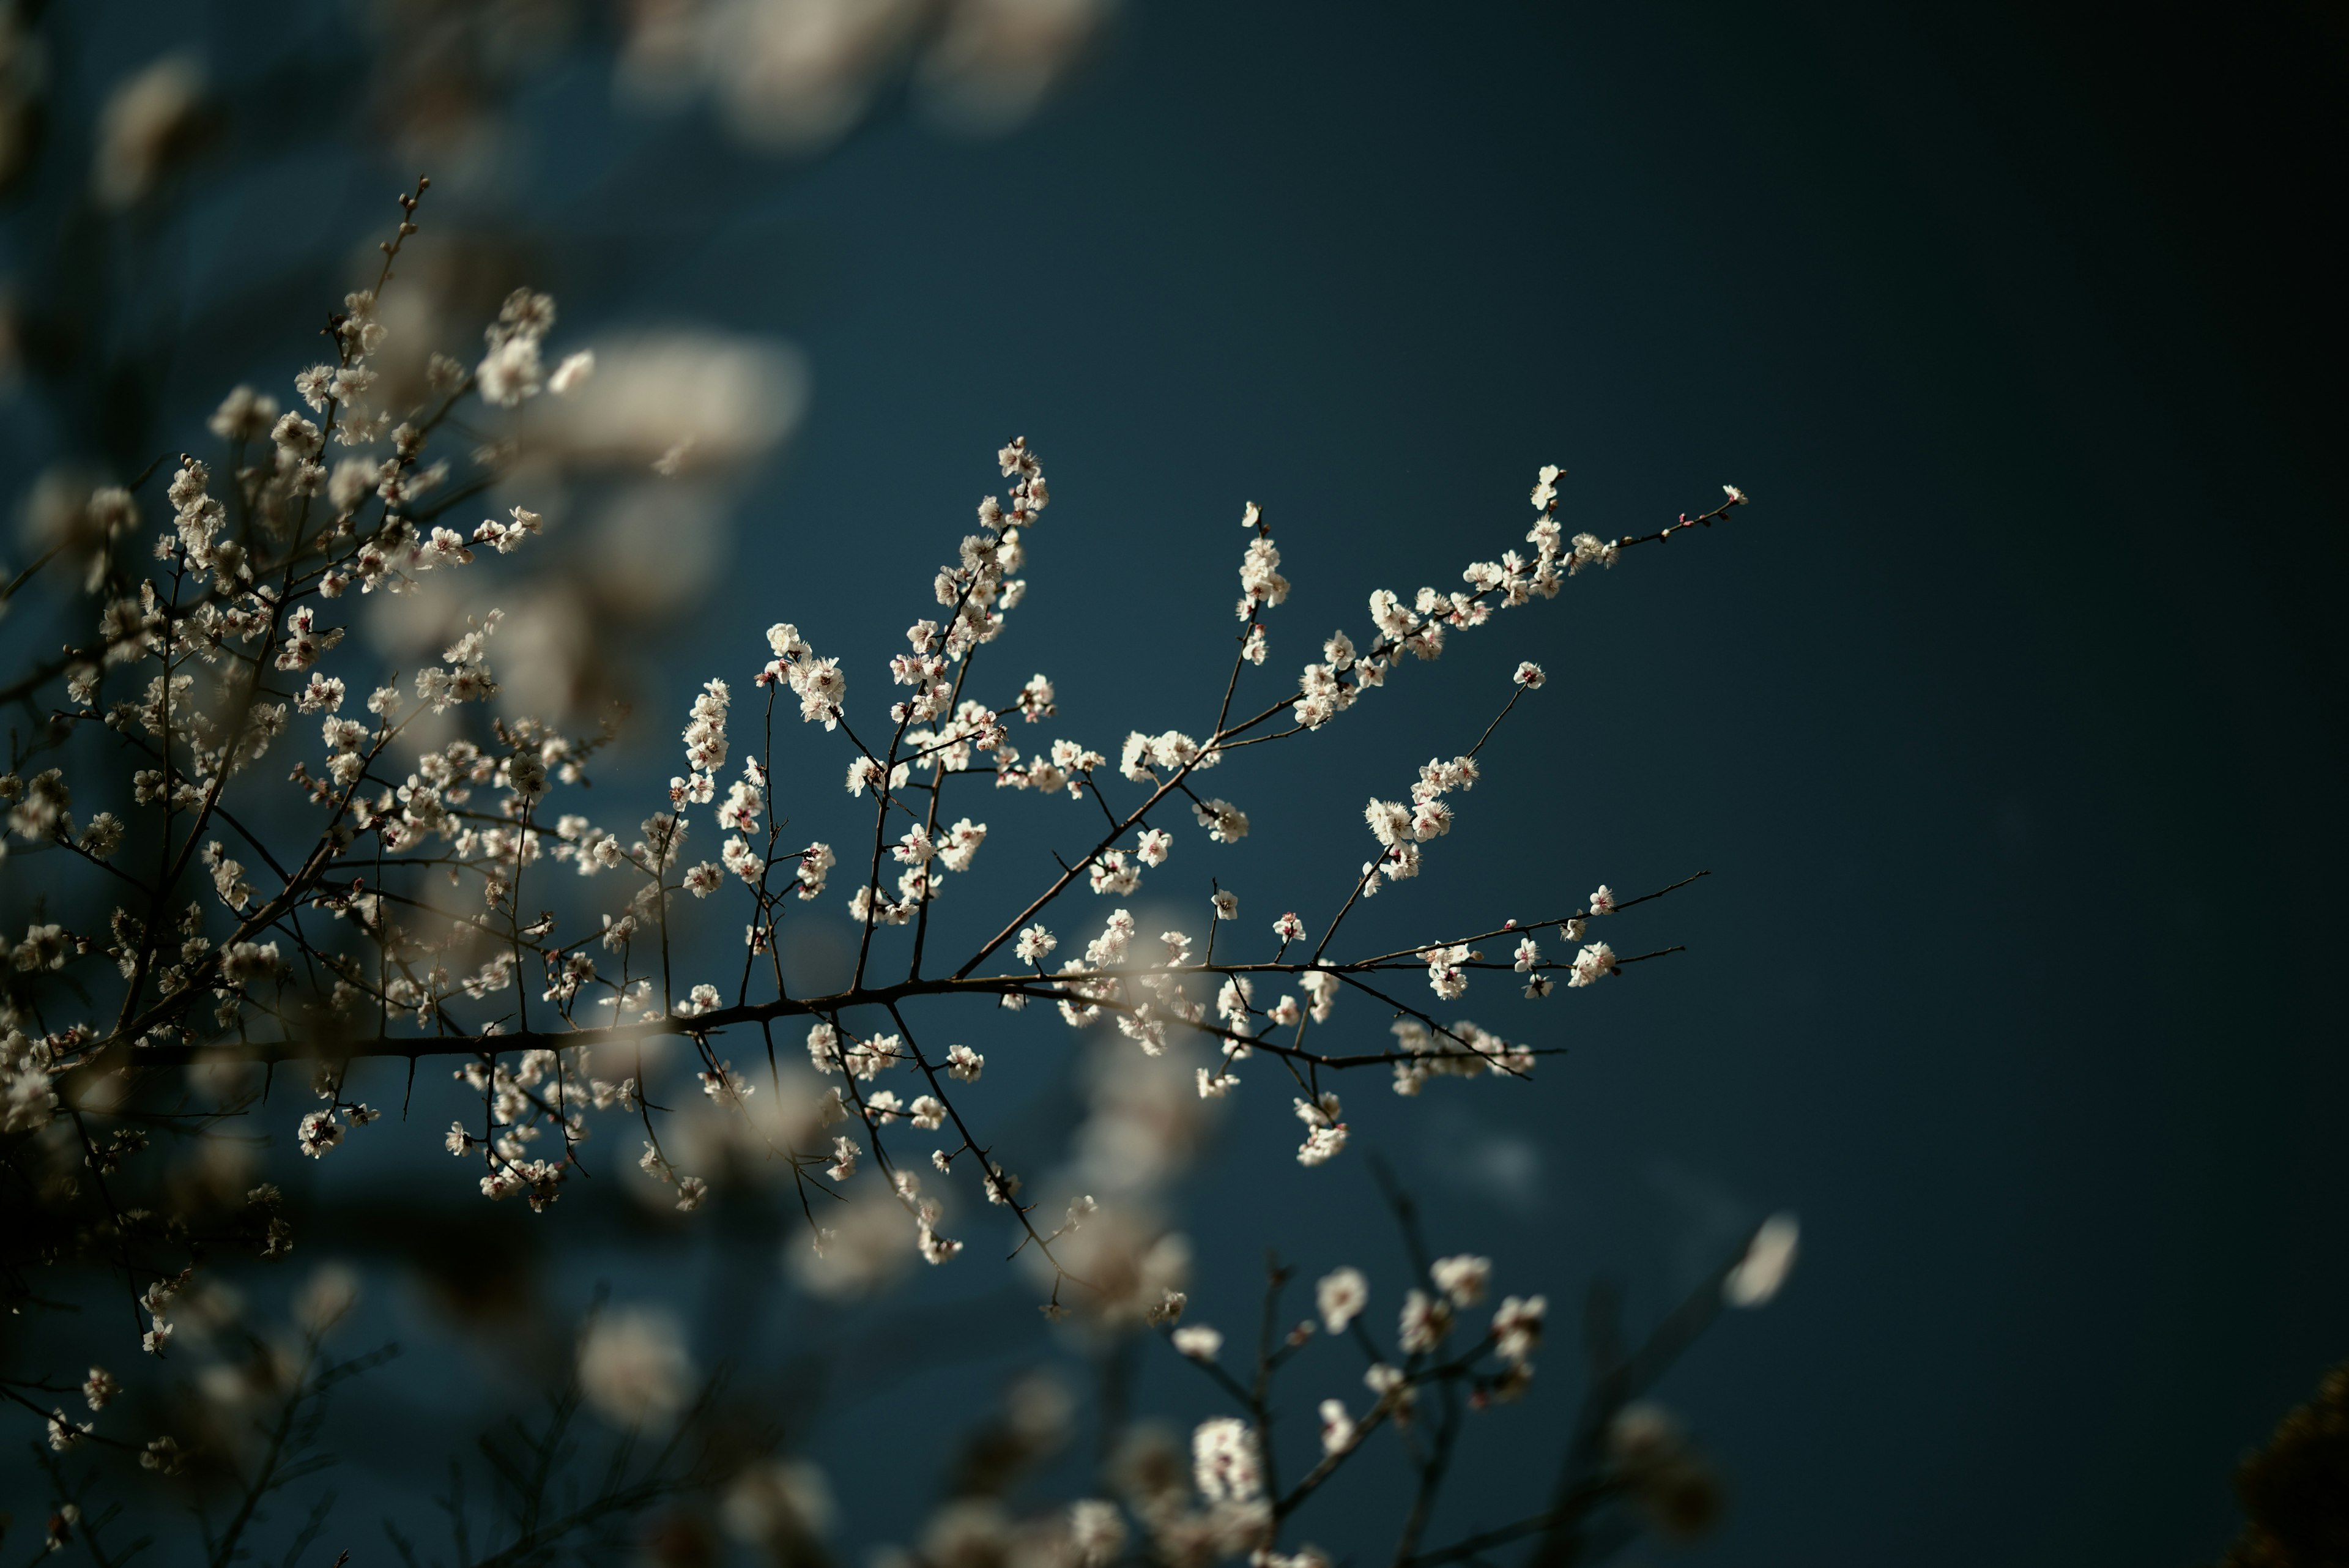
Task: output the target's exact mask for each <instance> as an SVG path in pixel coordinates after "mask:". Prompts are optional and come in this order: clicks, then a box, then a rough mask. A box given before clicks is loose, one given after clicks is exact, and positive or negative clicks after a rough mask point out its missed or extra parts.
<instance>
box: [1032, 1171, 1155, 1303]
mask: <svg viewBox="0 0 2349 1568" xmlns="http://www.w3.org/2000/svg"><path fill="white" fill-rule="evenodd" d="M1019 1255H1020V1256H1021V1257H1022V1258H1025V1259H1028V1260H1029V1267H1030V1271H1031V1272H1033V1273H1034V1274H1035V1275H1036V1277H1037V1278H1038V1279H1039V1280H1040V1281H1044V1282H1050V1280H1051V1279H1052V1278H1053V1270H1052V1265H1051V1263H1050V1262H1047V1261H1046V1260H1045V1258H1044V1256H1043V1254H1042V1252H1041V1251H1040V1249H1038V1248H1035V1247H1030V1248H1029V1249H1027V1250H1026V1251H1023V1252H1021V1253H1020V1254H1019ZM1052 1255H1053V1257H1055V1258H1057V1259H1058V1260H1060V1264H1061V1268H1062V1269H1064V1270H1066V1271H1067V1272H1068V1273H1069V1274H1070V1276H1071V1277H1072V1278H1075V1279H1080V1280H1082V1281H1084V1282H1085V1283H1086V1284H1087V1285H1088V1286H1090V1287H1092V1288H1091V1289H1089V1290H1086V1291H1084V1292H1082V1293H1080V1294H1079V1295H1078V1296H1076V1297H1074V1298H1072V1299H1071V1301H1070V1302H1069V1303H1066V1304H1071V1305H1073V1306H1075V1307H1077V1308H1079V1309H1081V1310H1082V1311H1084V1312H1086V1313H1088V1314H1095V1315H1097V1316H1098V1317H1099V1319H1100V1320H1101V1321H1102V1323H1104V1324H1111V1325H1113V1326H1129V1327H1130V1326H1132V1325H1133V1324H1139V1323H1141V1322H1143V1320H1144V1319H1146V1318H1147V1317H1149V1316H1150V1315H1151V1314H1154V1313H1157V1312H1160V1311H1162V1310H1163V1309H1164V1306H1165V1304H1166V1302H1167V1298H1168V1297H1169V1296H1170V1295H1173V1294H1178V1293H1181V1292H1182V1291H1184V1290H1185V1289H1186V1288H1187V1287H1188V1286H1189V1284H1190V1282H1191V1239H1190V1238H1189V1237H1187V1236H1185V1235H1184V1234H1183V1233H1182V1232H1180V1231H1174V1230H1172V1229H1170V1228H1169V1227H1168V1225H1167V1223H1166V1221H1165V1219H1164V1216H1163V1215H1161V1214H1160V1213H1159V1212H1158V1210H1156V1209H1155V1208H1154V1207H1153V1206H1150V1205H1146V1204H1143V1203H1139V1202H1135V1201H1133V1200H1131V1199H1127V1200H1112V1201H1110V1202H1106V1203H1103V1204H1102V1206H1101V1207H1100V1209H1099V1210H1096V1211H1095V1212H1093V1213H1092V1214H1091V1215H1089V1216H1088V1217H1086V1219H1085V1220H1084V1222H1083V1223H1082V1224H1081V1225H1080V1226H1079V1227H1078V1228H1077V1229H1076V1231H1073V1232H1072V1233H1071V1234H1069V1235H1065V1236H1063V1237H1061V1239H1060V1240H1059V1241H1055V1242H1053V1243H1052Z"/></svg>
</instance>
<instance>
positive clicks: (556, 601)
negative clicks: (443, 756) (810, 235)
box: [365, 268, 808, 748]
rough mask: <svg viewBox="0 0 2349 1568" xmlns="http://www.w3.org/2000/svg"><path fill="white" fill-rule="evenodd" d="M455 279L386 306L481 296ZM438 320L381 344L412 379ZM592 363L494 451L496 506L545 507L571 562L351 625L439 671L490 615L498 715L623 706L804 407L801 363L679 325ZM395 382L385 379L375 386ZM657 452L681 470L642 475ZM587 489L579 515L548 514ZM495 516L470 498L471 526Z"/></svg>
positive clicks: (778, 350)
mask: <svg viewBox="0 0 2349 1568" xmlns="http://www.w3.org/2000/svg"><path fill="white" fill-rule="evenodd" d="M468 271H469V269H461V268H460V269H455V270H452V271H450V272H448V273H446V274H443V275H436V276H435V278H434V280H433V281H434V283H435V284H436V285H437V287H434V288H426V289H419V290H412V291H404V290H394V291H393V292H392V293H391V294H389V295H388V296H387V297H388V299H392V300H398V299H400V298H403V297H412V296H422V297H423V298H425V299H426V300H427V301H430V300H432V299H433V298H434V296H436V295H438V294H463V295H471V294H475V293H479V292H481V291H480V290H479V289H478V288H477V287H476V286H474V284H473V283H472V282H471V279H470V277H469V276H468V275H467V273H468ZM402 281H403V283H405V282H406V281H407V280H406V279H405V278H403V280H402ZM466 308H467V309H471V308H472V307H471V306H467V307H466ZM444 314H445V315H446V316H448V317H455V316H457V315H458V314H459V311H458V309H457V308H455V307H451V308H450V309H448V310H447V311H445V312H444V311H443V310H442V309H441V308H440V306H437V305H434V304H430V303H428V304H426V305H424V306H418V307H417V317H416V320H415V328H416V329H414V330H405V329H402V328H399V327H394V328H393V329H392V330H391V331H389V332H388V335H387V337H386V342H387V345H388V348H387V355H389V354H390V353H391V352H392V351H393V350H395V349H397V348H399V347H400V346H402V345H403V344H405V346H406V347H407V349H408V353H409V360H408V361H407V362H406V363H407V364H408V365H409V367H410V368H411V369H412V372H413V374H414V375H415V376H416V377H417V378H419V379H420V378H421V375H422V369H421V367H422V363H423V350H424V349H425V348H429V346H430V345H431V344H432V343H433V342H435V341H437V340H438V339H437V337H436V336H435V333H434V331H433V328H434V327H435V325H436V324H437V323H438V322H439V321H440V319H441V318H442V317H443V316H444ZM592 352H593V353H594V356H595V370H594V374H593V375H592V377H589V378H587V379H585V380H584V381H583V382H581V383H580V384H579V385H577V386H576V387H575V389H574V390H572V391H571V392H570V393H569V394H567V395H564V396H552V395H550V396H543V397H539V398H535V399H533V400H531V402H530V403H529V405H528V411H529V418H528V420H527V421H526V423H525V425H524V427H523V433H522V434H521V435H520V436H519V437H518V438H517V439H516V440H515V441H514V442H513V443H512V446H511V447H510V448H508V449H507V450H505V451H504V452H502V453H500V456H501V458H502V460H503V461H504V462H506V464H507V466H506V467H505V468H504V470H503V472H502V473H501V474H500V489H501V492H502V493H509V494H510V495H523V496H528V497H530V498H531V499H532V501H533V503H534V504H543V505H544V506H545V508H546V517H547V526H548V529H549V531H550V534H551V535H554V536H557V537H560V536H562V535H564V534H566V533H567V534H569V535H570V536H571V538H572V539H573V540H574V541H575V544H574V547H572V548H569V549H565V550H563V551H561V552H554V551H548V552H544V553H541V554H538V555H535V556H533V557H532V558H530V559H529V560H528V561H526V562H516V563H513V564H512V565H511V566H510V567H509V569H507V570H505V571H502V572H496V573H478V572H477V573H466V574H462V575H460V574H454V573H427V574H424V575H422V576H419V578H418V579H417V580H416V583H415V585H414V587H412V588H410V589H409V591H407V592H404V593H398V594H381V595H376V596H373V597H371V598H370V599H369V600H368V602H367V609H366V612H365V613H366V614H367V628H368V631H369V633H370V635H371V636H372V637H373V638H374V639H375V640H376V642H377V645H378V647H379V648H381V649H383V650H384V651H385V652H386V653H387V654H388V655H390V656H391V657H392V658H393V659H395V660H398V661H399V662H401V663H402V664H404V665H408V666H411V667H412V666H413V665H416V664H419V663H424V662H429V661H430V660H431V659H435V658H437V657H438V656H439V655H440V649H442V648H444V647H445V646H446V645H448V644H449V643H450V642H452V641H454V640H455V639H456V638H457V637H459V636H460V635H461V634H462V631H463V629H464V628H465V625H466V623H467V620H468V618H471V619H475V620H478V619H479V618H481V616H482V615H484V614H485V613H486V612H487V611H488V610H489V609H490V608H491V607H492V606H495V607H500V608H502V609H503V610H504V611H505V620H504V622H503V624H502V628H501V630H500V632H499V639H500V642H501V644H502V648H503V650H504V653H505V659H504V661H503V663H502V667H501V677H500V681H501V686H502V691H501V692H500V696H499V703H500V707H501V708H502V710H503V711H505V712H507V713H509V714H515V715H519V714H525V713H527V714H533V715H537V716H540V717H546V718H555V719H558V720H576V719H582V718H592V717H595V716H599V715H600V714H602V713H603V712H604V711H606V710H608V709H610V708H612V707H613V706H615V705H616V704H625V703H628V702H631V701H633V699H634V698H635V697H636V692H635V691H633V690H632V684H633V683H632V681H631V680H630V679H629V676H630V672H631V670H640V669H642V668H644V661H643V660H642V659H641V658H640V655H641V652H642V644H643V641H644V640H645V639H647V638H650V637H653V636H656V635H657V634H658V633H659V632H660V631H661V630H662V629H663V628H666V627H667V626H669V625H673V624H674V623H675V622H676V621H677V620H678V618H681V617H683V616H685V615H687V614H688V613H689V612H690V611H691V610H692V608H693V607H694V606H695V605H697V604H698V603H700V602H702V601H703V599H704V598H705V597H706V596H707V594H708V593H709V591H710V589H711V588H713V587H715V586H716V583H717V579H718V576H719V573H720V571H722V570H723V569H724V566H725V564H726V560H727V557H728V556H729V555H730V552H731V548H732V545H731V540H730V536H729V535H730V526H729V525H730V509H731V503H732V499H733V496H734V494H735V493H736V492H737V491H738V490H739V488H740V486H741V485H742V484H743V483H747V482H748V481H749V479H750V476H751V475H752V474H753V473H755V472H756V470H757V465H758V464H759V463H760V462H762V461H763V460H764V459H765V458H767V457H768V456H769V455H770V454H771V452H774V451H775V449H776V448H778V447H779V446H781V444H782V443H783V442H784V441H786V440H787V439H788V438H789V437H790V436H791V434H792V431H793V430H795V429H796V428H797V426H798V424H799V421H800V419H801V417H802V414H803V412H804V411H805V410H806V407H807V390H808V375H807V369H806V364H805V361H804V359H803V358H802V356H801V354H800V352H799V351H798V349H796V348H793V347H792V345H791V344H789V343H786V342H783V341H781V340H780V339H776V338H764V337H745V336H737V335H730V334H726V333H721V332H718V331H714V330H709V329H702V328H676V329H669V330H665V331H657V332H638V333H634V334H623V335H618V336H615V337H609V338H605V339H601V340H598V341H597V342H595V344H594V345H593V348H592ZM407 373H409V372H408V371H405V370H402V369H388V370H387V374H386V379H387V380H388V381H393V382H398V380H399V379H400V378H401V377H402V376H403V375H404V374H407ZM672 454H681V455H677V456H676V457H675V459H674V461H672V462H669V463H667V465H666V472H663V471H661V470H658V469H657V468H656V464H657V463H659V462H660V460H662V459H663V458H664V457H671V456H672ZM574 480H575V481H577V482H579V483H577V485H576V486H574V485H573V484H572V483H570V482H572V481H574ZM590 483H592V492H593V493H594V494H595V497H596V502H595V506H594V508H593V509H592V510H581V509H577V508H574V507H573V506H571V505H569V504H565V503H564V502H563V501H562V500H561V499H560V498H561V497H563V496H564V495H565V494H566V493H585V492H586V491H587V489H588V486H589V484H590ZM550 497H553V498H555V499H549V498H550ZM497 510H499V506H498V505H497V504H492V502H489V501H487V500H484V501H483V502H482V503H481V505H480V511H479V512H478V513H476V514H474V515H481V514H490V513H493V512H495V511H497ZM455 515H456V516H458V517H459V518H460V519H461V518H462V517H463V516H465V515H466V514H461V513H460V514H455ZM414 739H415V740H416V741H417V742H418V743H419V744H420V745H422V746H425V747H428V748H429V746H431V745H434V744H436V743H439V742H440V740H442V739H445V737H440V736H438V735H437V734H436V732H434V731H433V730H431V729H430V728H429V727H419V728H417V729H416V730H415V731H414Z"/></svg>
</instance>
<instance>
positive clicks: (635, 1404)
mask: <svg viewBox="0 0 2349 1568" xmlns="http://www.w3.org/2000/svg"><path fill="white" fill-rule="evenodd" d="M692 1381H693V1362H692V1359H691V1357H690V1356H688V1355H687V1353H686V1348H685V1333H684V1330H682V1329H681V1328H680V1327H678V1321H677V1318H676V1317H675V1316H674V1315H673V1314H669V1313H667V1312H664V1311H662V1310H661V1309H659V1308H657V1307H626V1308H622V1309H620V1310H618V1311H616V1312H607V1313H605V1314H601V1315H599V1316H598V1317H596V1318H595V1321H594V1322H592V1323H590V1324H588V1325H587V1332H586V1333H585V1334H581V1335H580V1337H579V1392H580V1393H581V1395H583V1396H584V1397H585V1399H586V1401H587V1403H588V1405H589V1406H591V1407H593V1408H594V1409H595V1413H596V1414H597V1415H599V1416H602V1417H604V1418H605V1420H607V1421H609V1422H611V1423H612V1424H613V1425H614V1426H616V1427H626V1428H636V1427H648V1426H657V1425H659V1424H660V1423H661V1422H663V1421H666V1420H667V1419H668V1418H669V1417H672V1416H675V1415H676V1414H677V1413H678V1411H679V1410H682V1409H683V1408H685V1402H686V1397H687V1395H688V1389H689V1386H690V1385H691V1383H692Z"/></svg>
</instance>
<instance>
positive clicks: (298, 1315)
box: [294, 1263, 359, 1335]
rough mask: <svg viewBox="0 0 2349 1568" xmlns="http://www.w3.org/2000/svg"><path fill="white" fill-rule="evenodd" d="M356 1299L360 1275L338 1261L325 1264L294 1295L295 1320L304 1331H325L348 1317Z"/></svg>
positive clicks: (356, 1303)
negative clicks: (300, 1290)
mask: <svg viewBox="0 0 2349 1568" xmlns="http://www.w3.org/2000/svg"><path fill="white" fill-rule="evenodd" d="M358 1301H359V1277H358V1276H357V1274H355V1273H353V1272H351V1271H350V1270H348V1269H347V1268H345V1267H343V1266H342V1265H341V1264H340V1263H328V1264H326V1266H325V1267H324V1268H321V1269H320V1270H319V1271H318V1272H316V1273H314V1274H312V1275H311V1276H310V1279H309V1282H308V1283H306V1284H305V1285H304V1286H303V1287H302V1293H301V1294H300V1295H297V1296H295V1298H294V1321H295V1324H299V1325H300V1326H301V1329H302V1331H303V1332H304V1333H305V1334H313V1335H319V1334H325V1333H326V1331H327V1330H328V1329H330V1328H332V1327H334V1326H335V1325H336V1324H338V1323H340V1322H342V1321H343V1319H344V1318H346V1317H347V1316H349V1315H350V1311H351V1309H352V1308H353V1307H355V1306H357V1305H358Z"/></svg>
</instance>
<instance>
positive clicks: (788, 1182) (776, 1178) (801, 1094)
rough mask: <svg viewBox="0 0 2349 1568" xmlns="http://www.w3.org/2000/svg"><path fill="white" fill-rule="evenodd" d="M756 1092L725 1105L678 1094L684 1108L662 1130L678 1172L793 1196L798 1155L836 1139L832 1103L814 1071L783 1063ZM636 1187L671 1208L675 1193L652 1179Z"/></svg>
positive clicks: (759, 1080) (763, 1077) (762, 1075)
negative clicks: (830, 1129) (828, 1114)
mask: <svg viewBox="0 0 2349 1568" xmlns="http://www.w3.org/2000/svg"><path fill="white" fill-rule="evenodd" d="M756 1084H757V1091H756V1092H755V1093H753V1094H752V1095H750V1096H749V1097H748V1098H746V1099H743V1100H740V1101H738V1102H735V1103H733V1104H730V1105H726V1106H720V1105H719V1103H718V1102H717V1101H715V1100H713V1099H710V1098H709V1096H706V1095H692V1096H677V1098H676V1103H677V1110H676V1112H675V1114H674V1115H673V1116H670V1118H669V1119H668V1121H667V1123H666V1124H665V1125H664V1126H663V1127H662V1129H661V1150H662V1152H663V1153H664V1154H665V1155H667V1157H668V1160H669V1163H670V1164H671V1165H672V1166H674V1167H675V1168H677V1169H678V1170H681V1171H686V1172H689V1173H690V1174H692V1175H695V1176H698V1177H700V1178H701V1179H704V1180H705V1181H709V1182H710V1183H712V1184H715V1185H719V1186H721V1187H722V1186H727V1185H732V1186H741V1187H760V1186H763V1187H768V1188H771V1189H774V1190H776V1191H778V1192H781V1193H782V1194H784V1195H785V1197H786V1198H787V1199H788V1197H789V1193H790V1189H791V1187H792V1165H791V1151H792V1149H794V1148H816V1147H823V1146H824V1145H827V1144H829V1143H830V1142H831V1141H832V1140H831V1137H830V1136H829V1135H828V1134H826V1133H825V1132H824V1131H823V1126H824V1123H823V1116H822V1111H823V1106H825V1105H826V1104H828V1103H830V1102H831V1100H832V1097H833V1096H832V1094H831V1092H830V1091H829V1090H825V1089H823V1088H822V1087H821V1086H820V1085H818V1084H817V1082H816V1077H815V1075H814V1074H813V1073H811V1072H809V1071H808V1070H807V1069H805V1068H803V1067H800V1068H794V1067H791V1066H784V1067H783V1068H781V1070H780V1071H778V1072H776V1073H774V1074H772V1075H770V1074H769V1073H767V1072H766V1071H765V1070H764V1069H761V1070H760V1071H759V1072H758V1074H757V1075H756ZM629 1188H630V1190H632V1191H634V1192H636V1194H637V1196H639V1197H640V1198H642V1199H645V1200H646V1201H647V1202H648V1203H651V1204H653V1205H656V1206H657V1207H661V1208H667V1206H668V1205H669V1203H670V1202H671V1201H672V1200H673V1196H674V1195H673V1194H671V1193H670V1192H668V1191H667V1189H665V1188H663V1187H661V1186H659V1185H657V1184H656V1183H647V1182H631V1183H629Z"/></svg>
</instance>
